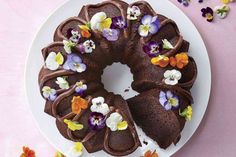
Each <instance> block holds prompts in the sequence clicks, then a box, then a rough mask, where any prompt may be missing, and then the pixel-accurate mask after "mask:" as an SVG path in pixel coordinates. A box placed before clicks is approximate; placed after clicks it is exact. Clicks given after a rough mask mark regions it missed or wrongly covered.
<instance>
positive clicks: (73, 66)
mask: <svg viewBox="0 0 236 157" xmlns="http://www.w3.org/2000/svg"><path fill="white" fill-rule="evenodd" d="M63 68H64V69H66V70H72V71H74V72H78V73H82V72H84V71H85V70H86V65H85V64H84V63H82V59H81V58H80V57H79V56H77V55H75V54H69V55H67V60H66V62H65V64H64V65H63Z"/></svg>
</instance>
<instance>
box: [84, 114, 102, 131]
mask: <svg viewBox="0 0 236 157" xmlns="http://www.w3.org/2000/svg"><path fill="white" fill-rule="evenodd" d="M105 122H106V117H105V116H104V115H103V114H101V113H98V112H92V113H91V115H90V117H89V120H88V124H89V127H90V128H91V129H92V130H95V131H96V130H101V129H103V128H104V127H105V126H106V123H105Z"/></svg>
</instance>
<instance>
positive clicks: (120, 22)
mask: <svg viewBox="0 0 236 157" xmlns="http://www.w3.org/2000/svg"><path fill="white" fill-rule="evenodd" d="M124 28H127V22H126V21H125V19H124V18H122V16H116V17H113V18H112V24H111V29H124Z"/></svg>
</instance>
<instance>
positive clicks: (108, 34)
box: [102, 28, 119, 41]
mask: <svg viewBox="0 0 236 157" xmlns="http://www.w3.org/2000/svg"><path fill="white" fill-rule="evenodd" d="M102 35H103V36H104V37H105V38H106V39H107V40H108V41H116V40H118V38H119V31H118V30H116V29H110V28H106V29H104V30H103V32H102Z"/></svg>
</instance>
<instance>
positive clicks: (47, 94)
mask: <svg viewBox="0 0 236 157" xmlns="http://www.w3.org/2000/svg"><path fill="white" fill-rule="evenodd" d="M42 92H43V97H44V98H45V99H48V100H49V101H54V100H55V99H56V98H57V91H56V90H55V89H52V88H51V87H48V86H44V87H43V88H42Z"/></svg>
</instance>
